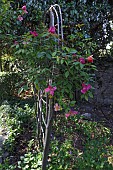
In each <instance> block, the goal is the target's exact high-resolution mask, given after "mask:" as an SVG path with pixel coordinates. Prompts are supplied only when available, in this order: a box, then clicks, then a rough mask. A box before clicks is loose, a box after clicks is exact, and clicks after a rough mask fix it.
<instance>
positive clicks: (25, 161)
mask: <svg viewBox="0 0 113 170" xmlns="http://www.w3.org/2000/svg"><path fill="white" fill-rule="evenodd" d="M41 165H42V153H41V152H40V153H38V152H36V151H34V152H33V153H32V152H30V151H29V152H28V153H26V154H25V155H24V156H21V157H20V161H18V168H19V169H23V170H35V169H38V170H41Z"/></svg>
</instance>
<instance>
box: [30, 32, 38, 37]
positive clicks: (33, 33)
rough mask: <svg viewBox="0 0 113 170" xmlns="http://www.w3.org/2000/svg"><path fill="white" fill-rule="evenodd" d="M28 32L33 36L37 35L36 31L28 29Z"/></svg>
mask: <svg viewBox="0 0 113 170" xmlns="http://www.w3.org/2000/svg"><path fill="white" fill-rule="evenodd" d="M30 34H32V35H33V36H34V37H37V36H38V33H37V32H36V31H30Z"/></svg>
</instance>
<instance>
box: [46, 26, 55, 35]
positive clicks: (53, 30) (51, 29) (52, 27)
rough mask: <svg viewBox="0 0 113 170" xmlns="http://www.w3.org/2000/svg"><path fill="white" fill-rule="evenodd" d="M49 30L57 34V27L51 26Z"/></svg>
mask: <svg viewBox="0 0 113 170" xmlns="http://www.w3.org/2000/svg"><path fill="white" fill-rule="evenodd" d="M48 32H50V33H51V34H55V27H54V26H51V27H50V28H49V30H48Z"/></svg>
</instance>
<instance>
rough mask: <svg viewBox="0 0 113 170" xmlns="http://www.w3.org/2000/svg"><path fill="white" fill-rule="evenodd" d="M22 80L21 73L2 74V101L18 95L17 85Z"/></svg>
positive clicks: (0, 86)
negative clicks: (15, 94)
mask: <svg viewBox="0 0 113 170" xmlns="http://www.w3.org/2000/svg"><path fill="white" fill-rule="evenodd" d="M20 80H21V75H20V74H19V73H8V72H2V73H0V101H2V100H6V99H8V98H10V97H11V96H13V95H14V93H17V89H16V86H15V85H16V83H17V82H18V81H20Z"/></svg>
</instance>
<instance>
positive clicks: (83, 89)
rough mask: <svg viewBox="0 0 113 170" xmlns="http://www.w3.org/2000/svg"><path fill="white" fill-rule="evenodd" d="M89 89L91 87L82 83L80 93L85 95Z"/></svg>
mask: <svg viewBox="0 0 113 170" xmlns="http://www.w3.org/2000/svg"><path fill="white" fill-rule="evenodd" d="M89 89H91V85H90V84H88V85H86V84H84V83H82V90H81V93H83V94H85V93H86V92H87V91H88V90H89Z"/></svg>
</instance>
